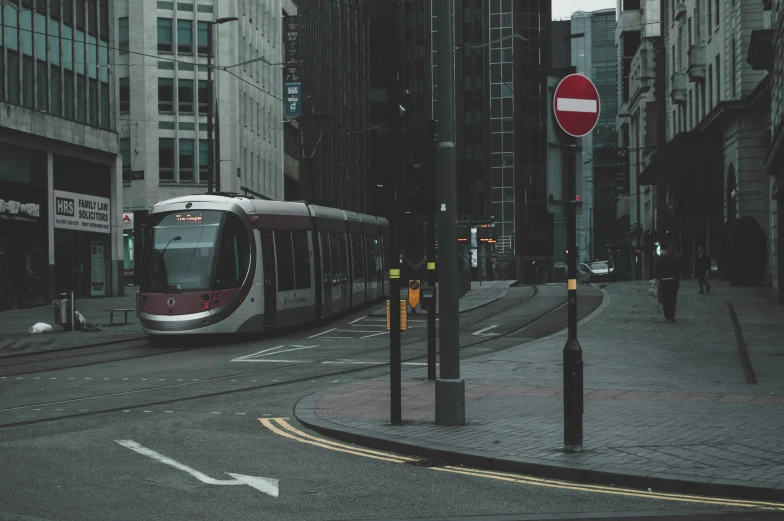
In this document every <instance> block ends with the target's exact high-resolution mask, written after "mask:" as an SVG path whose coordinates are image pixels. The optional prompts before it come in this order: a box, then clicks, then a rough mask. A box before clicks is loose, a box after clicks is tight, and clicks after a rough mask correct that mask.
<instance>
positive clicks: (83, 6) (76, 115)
mask: <svg viewBox="0 0 784 521" xmlns="http://www.w3.org/2000/svg"><path fill="white" fill-rule="evenodd" d="M110 16H111V13H110V4H109V0H66V1H63V2H59V1H58V2H56V3H53V2H50V1H48V0H46V1H45V0H8V1H6V2H3V3H2V4H0V76H2V78H3V81H2V82H0V101H2V102H5V103H9V104H12V105H18V106H21V107H24V108H26V109H30V110H35V111H39V112H43V113H46V114H49V115H52V116H57V117H61V118H64V119H68V120H73V121H76V122H79V123H82V124H86V125H89V126H93V127H98V128H102V129H107V130H113V129H114V123H115V118H114V117H113V110H114V104H113V96H112V89H113V88H114V85H113V84H111V81H110V78H111V74H110V72H109V68H110V66H112V65H113V64H112V63H111V60H110V55H111V54H112V53H110V52H109V48H110V45H109V42H110V41H111V33H110V23H109V20H110Z"/></svg>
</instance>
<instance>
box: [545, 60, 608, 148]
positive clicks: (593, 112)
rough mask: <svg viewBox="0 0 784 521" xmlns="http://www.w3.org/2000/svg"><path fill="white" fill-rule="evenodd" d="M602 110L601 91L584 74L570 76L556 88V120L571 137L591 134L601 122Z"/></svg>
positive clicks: (554, 101)
mask: <svg viewBox="0 0 784 521" xmlns="http://www.w3.org/2000/svg"><path fill="white" fill-rule="evenodd" d="M600 110H601V103H600V102H599V91H597V90H596V86H595V85H594V84H593V82H591V80H589V79H588V78H586V77H585V76H583V75H582V74H570V75H569V76H567V77H566V78H564V79H562V80H561V82H560V83H559V84H558V87H556V88H555V95H554V96H553V111H554V112H555V119H556V121H558V124H559V125H560V126H561V128H562V129H563V131H564V132H566V133H567V134H569V135H570V136H574V137H582V136H584V135H586V134H588V133H590V132H591V131H592V130H593V128H594V127H595V126H596V122H597V121H599V112H600Z"/></svg>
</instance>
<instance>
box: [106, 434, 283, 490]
mask: <svg viewBox="0 0 784 521" xmlns="http://www.w3.org/2000/svg"><path fill="white" fill-rule="evenodd" d="M114 441H115V442H116V443H119V444H120V445H122V446H123V447H126V448H128V449H131V450H132V451H134V452H138V453H139V454H142V455H143V456H147V457H148V458H152V459H154V460H156V461H159V462H161V463H163V464H165V465H169V466H170V467H174V468H175V469H178V470H181V471H183V472H186V473H188V474H190V475H191V476H193V477H194V478H196V479H198V480H199V481H201V482H202V483H206V484H208V485H247V486H249V487H252V488H255V489H256V490H258V491H259V492H263V493H265V494H267V495H269V496H272V497H278V480H277V479H272V478H257V477H256V476H246V475H244V474H233V473H231V472H226V474H228V475H229V476H231V477H232V478H233V479H214V478H211V477H209V476H207V475H206V474H202V473H201V472H199V471H198V470H194V469H192V468H190V467H189V466H187V465H183V464H182V463H180V462H179V461H174V460H173V459H171V458H167V457H166V456H164V455H163V454H158V453H157V452H155V451H154V450H151V449H148V448H147V447H142V446H141V445H139V444H138V443H136V442H135V441H133V440H114Z"/></svg>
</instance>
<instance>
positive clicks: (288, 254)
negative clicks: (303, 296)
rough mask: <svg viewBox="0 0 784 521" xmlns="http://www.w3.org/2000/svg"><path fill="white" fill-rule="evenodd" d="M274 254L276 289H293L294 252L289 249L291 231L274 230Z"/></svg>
mask: <svg viewBox="0 0 784 521" xmlns="http://www.w3.org/2000/svg"><path fill="white" fill-rule="evenodd" d="M275 254H276V256H277V265H278V291H290V290H292V289H294V252H293V250H292V249H291V232H290V231H282V230H276V231H275Z"/></svg>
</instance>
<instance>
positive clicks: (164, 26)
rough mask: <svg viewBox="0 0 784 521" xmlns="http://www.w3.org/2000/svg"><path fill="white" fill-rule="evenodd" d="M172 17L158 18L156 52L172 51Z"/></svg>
mask: <svg viewBox="0 0 784 521" xmlns="http://www.w3.org/2000/svg"><path fill="white" fill-rule="evenodd" d="M172 38H173V34H172V19H171V18H158V52H167V53H168V52H172V49H173V47H172V46H173V45H174V43H173V40H172Z"/></svg>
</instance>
